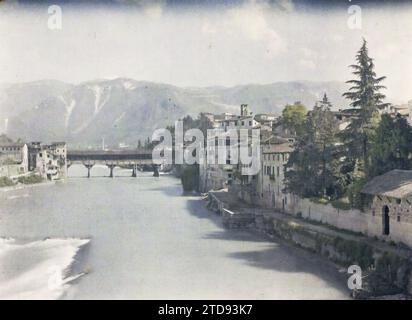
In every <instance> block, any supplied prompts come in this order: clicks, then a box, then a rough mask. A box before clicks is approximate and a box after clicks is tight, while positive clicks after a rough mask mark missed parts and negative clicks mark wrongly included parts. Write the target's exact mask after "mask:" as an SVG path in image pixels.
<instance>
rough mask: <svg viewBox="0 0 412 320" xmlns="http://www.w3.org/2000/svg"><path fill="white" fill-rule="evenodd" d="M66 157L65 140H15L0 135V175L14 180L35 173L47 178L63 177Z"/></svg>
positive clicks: (64, 176)
mask: <svg viewBox="0 0 412 320" xmlns="http://www.w3.org/2000/svg"><path fill="white" fill-rule="evenodd" d="M66 158H67V147H66V143H65V142H54V143H51V144H42V143H40V142H31V143H26V142H21V141H17V142H15V141H13V140H11V139H10V138H8V137H7V136H6V135H1V136H0V177H8V178H10V179H12V180H16V179H18V178H19V177H22V176H26V175H30V174H33V173H35V174H38V175H40V176H42V177H43V178H44V179H48V180H57V179H64V178H66V176H67V161H66Z"/></svg>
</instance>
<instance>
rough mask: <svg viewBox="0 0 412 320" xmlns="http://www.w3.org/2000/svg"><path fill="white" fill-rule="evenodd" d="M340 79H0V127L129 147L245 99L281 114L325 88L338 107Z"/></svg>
mask: <svg viewBox="0 0 412 320" xmlns="http://www.w3.org/2000/svg"><path fill="white" fill-rule="evenodd" d="M346 89H347V85H346V84H345V83H342V82H310V81H296V82H277V83H272V84H265V85H261V84H249V85H239V86H234V87H177V86H173V85H169V84H161V83H153V82H147V81H136V80H133V79H127V78H117V79H112V80H93V81H87V82H83V83H80V84H76V85H75V84H69V83H64V82H61V81H56V80H41V81H35V82H28V83H21V84H3V85H0V133H1V132H5V133H7V135H8V136H10V137H11V138H13V139H17V138H21V139H23V140H26V141H43V142H50V141H59V140H63V141H67V142H68V143H69V144H71V145H76V146H83V147H84V146H89V145H100V144H101V141H102V138H104V139H105V142H106V144H107V145H116V144H118V143H125V144H130V145H136V143H137V140H138V139H145V138H147V137H149V136H151V135H152V132H153V130H155V129H157V128H161V127H165V126H166V125H170V124H173V123H174V121H175V120H177V119H179V118H181V117H183V116H185V115H191V116H193V117H195V116H197V114H199V113H200V112H212V113H222V112H231V113H239V106H240V104H242V103H247V104H249V106H250V109H251V110H252V111H253V112H254V114H257V113H274V114H280V113H281V111H282V109H283V107H284V106H285V105H286V104H288V103H294V102H295V101H301V102H302V103H303V104H304V105H306V106H307V107H308V108H312V106H313V105H314V104H315V102H316V101H318V100H320V99H321V97H322V96H323V94H324V93H325V92H326V93H327V95H328V97H329V99H330V101H331V102H332V104H333V105H334V108H335V109H338V108H345V107H346V106H347V104H348V103H347V101H346V100H344V99H343V98H342V93H343V92H344V91H345V90H346Z"/></svg>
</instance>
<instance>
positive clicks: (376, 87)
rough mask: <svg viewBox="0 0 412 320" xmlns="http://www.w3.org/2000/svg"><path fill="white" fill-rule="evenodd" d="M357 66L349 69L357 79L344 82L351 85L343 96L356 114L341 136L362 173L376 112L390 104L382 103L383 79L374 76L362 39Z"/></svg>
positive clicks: (372, 63) (371, 63) (371, 60)
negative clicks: (349, 101) (349, 102)
mask: <svg viewBox="0 0 412 320" xmlns="http://www.w3.org/2000/svg"><path fill="white" fill-rule="evenodd" d="M356 62H357V63H356V64H353V65H351V66H350V67H351V68H352V69H353V70H354V71H353V74H354V75H356V77H357V78H358V79H354V80H349V81H347V82H346V83H349V84H351V85H352V87H350V88H349V91H348V92H345V93H344V94H343V96H344V97H345V98H347V99H349V100H351V104H350V105H351V106H352V107H353V108H354V109H355V111H356V114H355V117H354V118H353V119H352V121H351V123H350V125H349V126H348V127H347V129H346V130H345V132H344V133H343V138H344V140H345V142H346V146H347V148H348V152H349V154H350V156H352V157H353V158H354V160H355V162H357V163H359V161H361V162H362V163H361V164H360V165H361V167H362V170H363V172H364V174H365V173H367V171H368V165H369V159H368V150H369V147H370V143H371V136H372V135H373V132H374V129H375V128H376V125H377V123H378V122H379V114H378V111H379V110H381V109H384V108H385V107H387V106H388V105H389V104H387V103H383V102H382V101H383V99H384V98H385V95H384V94H382V93H380V90H381V89H384V88H385V87H384V86H382V85H381V84H380V83H381V82H382V81H383V80H384V79H385V78H386V77H377V76H376V73H375V71H374V68H375V64H374V62H373V59H372V58H370V57H369V55H368V48H367V42H366V40H365V39H363V44H362V47H361V48H360V50H359V51H358V53H357V55H356Z"/></svg>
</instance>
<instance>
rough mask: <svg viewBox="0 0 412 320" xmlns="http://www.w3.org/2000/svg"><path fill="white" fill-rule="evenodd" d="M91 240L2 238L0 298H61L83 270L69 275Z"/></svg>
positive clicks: (0, 251) (0, 249)
mask: <svg viewBox="0 0 412 320" xmlns="http://www.w3.org/2000/svg"><path fill="white" fill-rule="evenodd" d="M88 242H89V240H81V239H46V240H40V241H34V242H29V243H26V244H18V243H16V241H15V240H14V239H0V299H57V298H60V297H61V296H62V295H63V293H64V291H65V290H67V288H68V286H69V283H70V282H71V281H73V280H75V279H76V278H78V277H79V276H81V274H78V275H75V276H67V277H66V272H68V269H69V268H70V266H71V264H72V263H73V262H74V257H75V255H76V253H77V252H78V250H79V249H80V247H82V246H83V245H85V244H87V243H88Z"/></svg>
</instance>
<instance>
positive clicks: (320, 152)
mask: <svg viewBox="0 0 412 320" xmlns="http://www.w3.org/2000/svg"><path fill="white" fill-rule="evenodd" d="M330 108H331V103H330V102H329V101H328V98H327V96H326V94H325V95H324V97H323V100H322V101H319V102H318V103H316V105H315V106H314V108H313V110H312V111H311V112H309V114H308V116H307V120H306V121H305V123H304V126H303V128H304V130H303V132H302V134H301V135H300V136H299V137H298V143H297V146H296V148H295V151H294V152H293V153H292V154H291V156H290V158H289V162H288V164H287V168H290V169H291V170H287V171H286V174H285V176H286V184H287V186H288V188H289V189H290V190H291V191H292V192H293V193H296V194H298V195H301V196H304V197H316V198H319V197H330V198H338V197H339V196H340V192H338V191H339V188H338V186H337V182H338V181H339V179H338V177H337V176H338V175H339V165H340V163H339V156H338V152H339V150H338V148H337V144H336V142H337V127H338V126H337V122H336V119H335V117H334V115H333V113H332V112H331V110H330Z"/></svg>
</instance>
